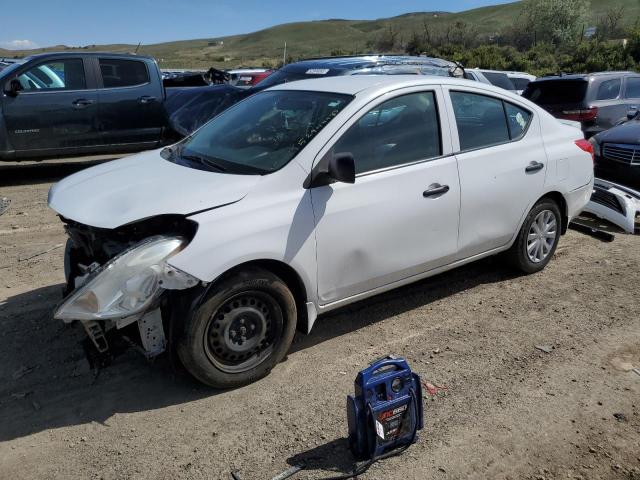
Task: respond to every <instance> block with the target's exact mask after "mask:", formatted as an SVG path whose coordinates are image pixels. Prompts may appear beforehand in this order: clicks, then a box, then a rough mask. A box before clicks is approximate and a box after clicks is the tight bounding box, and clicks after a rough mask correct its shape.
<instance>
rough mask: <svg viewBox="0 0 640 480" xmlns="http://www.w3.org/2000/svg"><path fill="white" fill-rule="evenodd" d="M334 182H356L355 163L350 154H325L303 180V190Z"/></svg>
mask: <svg viewBox="0 0 640 480" xmlns="http://www.w3.org/2000/svg"><path fill="white" fill-rule="evenodd" d="M334 182H342V183H355V182H356V162H355V161H354V159H353V155H352V154H351V153H348V152H345V153H336V154H332V153H331V152H329V153H327V155H325V156H324V157H323V158H322V160H321V161H320V162H319V164H318V166H317V167H316V168H314V171H313V172H312V173H311V175H309V177H307V180H305V183H304V188H315V187H323V186H325V185H330V184H332V183H334Z"/></svg>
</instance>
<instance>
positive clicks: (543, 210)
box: [506, 198, 562, 273]
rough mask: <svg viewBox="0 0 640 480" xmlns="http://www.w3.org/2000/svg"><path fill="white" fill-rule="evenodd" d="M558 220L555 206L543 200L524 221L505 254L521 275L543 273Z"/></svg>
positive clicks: (555, 239)
mask: <svg viewBox="0 0 640 480" xmlns="http://www.w3.org/2000/svg"><path fill="white" fill-rule="evenodd" d="M561 231H562V216H561V215H560V209H559V208H558V204H557V203H556V202H555V201H553V200H551V199H549V198H544V199H542V200H540V201H539V202H538V203H536V204H535V205H534V206H533V208H532V209H531V211H530V212H529V214H528V215H527V218H525V220H524V223H523V224H522V227H521V228H520V232H519V233H518V237H517V238H516V241H515V242H514V243H513V245H512V246H511V248H510V249H509V250H507V252H506V258H507V261H508V262H509V264H511V266H513V267H514V268H517V269H518V270H520V271H522V272H524V273H536V272H539V271H541V270H542V269H544V267H546V266H547V264H548V263H549V262H550V261H551V257H553V254H554V253H555V251H556V247H557V246H558V241H559V240H560V232H561Z"/></svg>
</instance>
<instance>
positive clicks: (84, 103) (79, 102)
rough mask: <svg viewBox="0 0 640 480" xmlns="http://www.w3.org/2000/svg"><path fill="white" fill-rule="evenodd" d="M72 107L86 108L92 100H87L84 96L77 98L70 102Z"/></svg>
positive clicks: (91, 103)
mask: <svg viewBox="0 0 640 480" xmlns="http://www.w3.org/2000/svg"><path fill="white" fill-rule="evenodd" d="M71 105H73V108H87V107H88V106H89V105H93V100H87V99H86V98H79V99H77V100H74V101H73V102H71Z"/></svg>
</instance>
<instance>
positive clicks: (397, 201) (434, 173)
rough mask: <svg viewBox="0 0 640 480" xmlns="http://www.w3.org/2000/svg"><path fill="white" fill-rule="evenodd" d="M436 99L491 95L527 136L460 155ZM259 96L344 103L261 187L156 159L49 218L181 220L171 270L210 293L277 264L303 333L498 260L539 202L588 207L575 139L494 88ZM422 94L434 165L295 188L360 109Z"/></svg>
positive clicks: (587, 182)
mask: <svg viewBox="0 0 640 480" xmlns="http://www.w3.org/2000/svg"><path fill="white" fill-rule="evenodd" d="M448 89H454V90H466V91H473V92H476V93H483V94H487V95H493V96H497V97H499V98H502V99H505V100H507V101H509V102H512V103H514V104H516V105H520V106H522V107H524V108H526V109H528V110H530V111H531V112H533V118H532V122H531V125H530V127H529V130H528V131H527V133H526V135H525V136H524V137H523V138H522V139H521V140H518V141H513V142H509V143H506V144H503V145H498V146H494V147H487V148H483V149H480V150H477V151H474V152H465V153H460V152H459V141H458V136H457V128H456V126H455V117H454V115H453V111H452V107H451V104H450V101H449V97H448V94H447V93H446V91H447V90H448ZM271 90H312V91H327V92H335V93H345V94H351V95H355V98H354V100H353V101H352V102H351V103H350V104H349V105H347V106H346V107H345V108H344V109H343V110H342V111H341V112H340V113H339V114H338V115H337V116H336V117H335V118H334V119H333V120H332V121H331V122H329V124H328V125H326V127H325V128H324V129H322V130H321V131H320V132H319V133H318V135H316V136H315V137H314V138H313V139H312V140H311V141H310V142H309V143H308V144H307V145H306V146H305V148H304V149H303V150H302V151H301V152H299V153H298V155H297V156H296V157H295V158H294V159H293V160H292V161H291V162H289V163H288V164H287V165H286V166H284V167H283V168H281V169H280V170H278V171H276V172H273V173H271V174H269V175H265V176H248V175H247V176H244V175H224V174H220V173H209V172H205V171H200V170H194V169H190V168H188V167H183V166H179V165H175V164H173V163H170V162H168V161H166V160H164V159H162V158H161V157H160V155H159V151H158V150H156V151H152V152H146V153H143V154H140V155H136V156H133V157H129V158H127V159H125V160H120V161H117V162H112V163H108V164H104V165H101V166H99V167H94V168H92V169H88V170H85V171H83V172H80V173H78V174H75V175H73V176H71V177H69V178H67V179H65V180H63V181H61V182H60V183H59V184H58V185H56V186H54V187H53V188H52V190H51V192H50V198H49V204H50V206H51V207H52V208H53V209H54V210H56V211H57V212H58V213H60V214H61V215H63V216H64V217H66V218H69V219H72V220H74V221H77V222H80V223H84V224H87V225H91V226H96V227H102V228H116V227H118V226H121V225H125V224H128V223H131V222H134V221H137V220H142V219H144V218H149V217H151V216H154V215H162V214H170V213H174V214H181V215H185V216H189V218H190V219H191V220H193V221H195V222H197V224H198V230H197V233H196V234H195V237H194V238H193V240H192V241H191V242H190V243H189V245H188V246H187V247H186V248H185V249H184V250H182V251H181V252H180V253H178V254H177V255H175V256H173V257H171V258H170V260H169V263H170V264H171V265H173V266H175V267H177V268H179V269H180V270H182V271H184V272H186V273H188V274H191V275H193V276H194V277H196V278H198V279H200V280H201V281H203V282H212V281H215V280H216V279H217V278H218V277H219V276H220V275H222V274H223V273H225V272H226V271H228V270H229V269H231V268H234V267H236V266H238V265H241V264H243V263H246V262H250V261H255V260H271V261H278V262H282V263H284V264H286V265H288V266H290V267H291V268H292V269H293V270H294V271H295V272H296V273H297V274H298V276H299V277H300V279H301V281H302V283H303V285H304V287H305V290H306V297H307V298H306V299H304V301H305V303H306V305H307V313H308V315H309V317H310V322H311V323H313V319H314V318H315V314H316V312H317V313H322V312H325V311H328V310H331V309H333V308H336V307H338V306H341V305H345V304H348V303H350V302H353V301H356V300H360V299H362V298H366V297H368V296H371V295H375V294H377V293H380V292H382V291H385V290H389V289H392V288H395V287H397V286H400V285H403V284H406V283H410V282H412V281H415V280H418V279H420V278H424V277H426V276H430V275H434V274H436V273H439V272H442V271H444V270H448V269H450V268H453V267H455V266H458V265H461V264H464V263H467V262H470V261H473V260H475V259H478V258H482V257H484V256H487V255H492V254H494V253H497V252H499V251H501V250H505V249H507V248H508V247H509V246H510V245H511V243H512V242H513V240H514V239H515V238H516V235H517V232H518V230H519V228H520V225H521V224H522V222H523V221H524V218H525V217H526V215H527V213H528V211H529V209H530V208H531V206H532V205H533V204H534V203H535V202H536V201H537V200H538V199H539V198H540V197H541V196H543V195H545V194H546V193H548V192H557V193H559V194H561V195H563V197H564V198H565V201H566V203H567V212H566V213H567V214H568V216H569V217H572V216H574V215H576V214H577V213H578V212H579V211H580V210H581V209H582V208H583V207H584V206H585V205H586V203H587V202H588V198H589V195H590V191H591V188H592V187H591V185H592V182H593V164H592V159H591V157H590V155H589V154H588V153H587V152H584V151H582V150H581V149H579V148H578V147H577V146H576V145H575V144H574V141H575V140H577V139H579V138H582V135H581V134H580V133H579V131H578V130H576V129H575V128H573V127H569V126H565V125H562V124H561V123H559V122H558V121H557V120H556V119H555V118H553V117H552V116H551V115H549V114H548V113H547V112H545V111H544V110H542V109H541V108H539V107H538V106H536V105H535V104H533V103H531V102H529V101H527V100H526V99H523V98H522V97H519V96H517V95H515V94H511V93H509V92H507V91H505V90H503V89H500V88H497V87H493V86H490V85H483V84H477V83H476V84H472V83H471V82H469V81H467V80H457V79H450V78H443V77H426V76H424V77H420V76H414V75H411V76H379V77H376V76H348V77H331V78H324V79H318V80H304V81H299V82H291V83H287V84H284V85H279V86H277V87H274V88H272V89H271ZM425 90H433V91H435V92H436V99H437V101H438V109H439V115H440V124H441V129H442V143H443V145H442V147H443V152H442V153H443V155H442V156H441V157H438V158H436V159H430V160H428V161H420V160H418V161H415V162H412V163H410V164H407V165H400V166H395V167H393V168H388V169H384V170H381V171H377V172H368V173H366V174H362V175H359V176H358V177H357V178H356V182H355V184H353V185H352V184H343V183H333V184H331V185H327V186H322V187H316V188H313V189H305V188H304V187H303V184H304V183H305V181H306V180H307V179H308V177H309V173H310V172H311V171H312V169H313V167H314V165H315V164H316V163H317V162H318V161H319V159H320V158H322V156H323V155H324V153H325V152H327V151H328V150H329V149H330V148H331V146H332V145H333V143H334V142H335V141H337V140H338V139H339V138H340V136H341V134H342V133H343V132H345V131H346V129H348V127H349V126H350V125H351V124H352V123H354V122H355V121H357V120H358V119H359V118H360V116H361V115H362V114H364V113H365V112H367V111H368V110H369V109H370V108H371V107H372V106H373V105H376V104H378V103H380V102H382V101H384V100H386V99H388V98H391V97H393V96H396V95H400V94H405V93H410V92H416V91H425ZM534 160H535V161H540V162H543V163H545V168H544V170H541V171H539V172H537V173H536V174H535V175H526V174H525V171H524V169H525V167H526V166H527V165H528V164H529V162H531V161H534ZM434 183H440V184H447V185H449V187H450V190H449V192H447V193H446V194H444V195H442V196H440V197H432V198H423V197H422V193H423V191H425V190H427V189H428V188H429V186H430V185H431V184H434ZM585 192H586V193H585ZM223 205H224V206H223ZM215 207H220V208H215Z"/></svg>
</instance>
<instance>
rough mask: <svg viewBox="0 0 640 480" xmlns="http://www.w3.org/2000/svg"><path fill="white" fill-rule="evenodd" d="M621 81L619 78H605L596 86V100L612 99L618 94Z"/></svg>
mask: <svg viewBox="0 0 640 480" xmlns="http://www.w3.org/2000/svg"><path fill="white" fill-rule="evenodd" d="M621 84H622V82H621V81H620V79H619V78H615V79H613V80H606V81H604V82H602V83H601V84H600V86H599V87H598V95H597V97H596V100H613V99H614V98H618V96H619V95H620V85H621Z"/></svg>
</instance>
